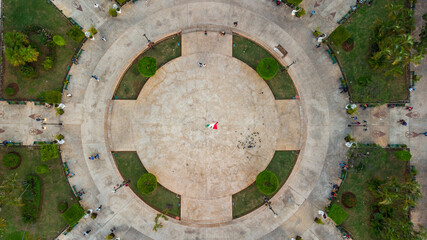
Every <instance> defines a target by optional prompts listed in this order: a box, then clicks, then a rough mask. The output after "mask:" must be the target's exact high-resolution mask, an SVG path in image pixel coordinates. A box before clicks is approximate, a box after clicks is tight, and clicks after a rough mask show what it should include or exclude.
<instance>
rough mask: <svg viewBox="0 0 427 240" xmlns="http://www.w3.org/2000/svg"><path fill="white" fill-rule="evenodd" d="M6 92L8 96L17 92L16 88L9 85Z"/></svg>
mask: <svg viewBox="0 0 427 240" xmlns="http://www.w3.org/2000/svg"><path fill="white" fill-rule="evenodd" d="M4 93H5V94H6V95H8V96H12V95H13V94H15V89H14V88H12V87H7V88H6V89H5V90H4Z"/></svg>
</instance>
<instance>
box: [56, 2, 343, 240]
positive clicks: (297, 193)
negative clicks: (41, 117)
mask: <svg viewBox="0 0 427 240" xmlns="http://www.w3.org/2000/svg"><path fill="white" fill-rule="evenodd" d="M79 2H80V1H77V0H75V1H72V4H71V6H70V4H69V1H65V0H55V1H54V3H55V4H57V6H58V7H59V8H61V9H63V10H64V13H65V14H66V15H68V16H72V17H73V18H74V19H75V20H76V21H77V22H78V23H79V24H81V25H82V26H84V28H85V29H87V28H89V27H90V24H93V25H94V26H95V27H96V28H98V30H99V32H100V34H99V35H104V36H106V37H107V39H108V41H107V42H103V41H101V40H100V37H99V36H97V37H96V38H97V39H96V40H94V41H88V42H87V43H86V44H85V46H84V49H85V51H84V53H83V54H82V56H81V58H80V61H79V62H80V64H79V65H75V66H73V67H72V69H71V70H70V74H71V75H72V76H73V77H72V79H71V82H70V91H69V92H71V93H72V94H73V97H72V98H64V99H63V101H64V103H65V104H66V106H67V107H66V112H65V114H64V115H62V116H60V117H59V121H62V122H63V123H64V128H63V131H62V132H63V134H64V135H65V136H66V139H67V140H66V144H64V146H63V147H62V150H63V152H62V154H63V159H65V160H66V161H67V162H68V163H69V167H70V169H71V170H72V171H73V172H75V173H76V176H75V177H73V178H71V179H70V182H71V184H72V185H76V187H77V188H78V189H80V188H84V189H85V192H86V194H85V195H83V200H82V201H81V202H82V205H83V206H84V207H85V208H94V207H96V206H98V205H99V204H102V205H103V210H102V211H101V212H100V214H99V216H98V218H97V219H96V221H93V220H91V219H84V220H83V221H82V222H81V223H80V224H79V225H77V227H76V228H75V229H74V230H73V231H72V232H70V233H69V234H68V235H67V236H66V237H65V238H67V239H81V238H82V232H83V231H86V230H88V229H91V230H92V232H91V236H90V238H92V239H103V238H104V237H105V236H106V235H107V234H108V233H109V229H111V227H116V229H117V230H116V232H117V235H118V236H120V237H121V238H122V239H149V238H153V239H197V238H200V239H258V238H261V237H264V238H265V239H272V238H273V239H277V238H290V237H294V236H295V235H300V236H302V237H303V238H304V239H339V238H340V237H339V233H338V232H337V229H336V228H335V227H334V226H333V225H331V224H327V225H325V226H323V225H318V224H315V223H314V221H313V219H314V217H315V216H316V215H317V210H318V209H323V208H324V207H325V206H326V205H327V203H328V201H327V197H328V195H329V192H330V187H331V186H330V183H331V182H336V181H337V180H338V174H339V166H338V162H339V161H341V160H342V159H343V158H344V152H345V149H344V145H343V140H342V139H343V137H344V136H345V134H346V129H345V128H343V127H342V126H344V125H345V123H346V119H345V117H344V116H345V114H344V110H343V106H345V102H346V99H345V98H344V97H343V95H340V94H339V93H338V90H337V85H338V79H339V76H340V72H339V69H338V67H337V65H332V64H331V61H330V59H329V57H328V55H327V54H326V53H325V51H324V49H322V48H320V49H316V48H315V47H314V44H315V39H314V38H313V37H312V30H313V29H315V28H316V27H317V26H322V27H323V29H325V30H323V29H322V30H323V31H327V32H328V31H329V30H330V31H331V30H332V29H334V28H335V26H336V22H335V21H332V20H328V19H329V17H328V15H330V12H327V11H331V8H333V7H334V6H340V4H343V5H344V4H345V3H344V2H345V1H333V0H329V1H326V0H325V1H319V2H321V4H323V6H329V8H328V7H325V8H323V10H322V9H321V8H320V7H319V9H321V10H320V11H318V13H319V14H315V15H314V16H313V17H312V18H309V17H308V16H306V17H305V18H303V19H297V18H294V17H292V16H291V15H290V12H291V10H290V9H289V8H288V7H285V6H283V5H282V6H280V7H274V5H273V3H271V1H237V0H236V1H209V2H207V1H206V2H205V1H172V0H165V1H150V2H149V3H150V4H147V3H146V2H145V1H138V2H136V3H135V4H126V5H125V7H123V8H122V14H121V15H120V16H119V17H118V18H111V17H109V16H107V15H106V11H105V9H107V8H108V5H109V3H108V1H106V0H104V1H99V2H100V3H99V4H100V5H101V6H102V8H101V10H97V9H92V10H90V8H91V3H89V1H88V2H87V3H79ZM307 2H310V1H307ZM338 2H340V4H338ZM79 4H81V7H82V9H83V11H81V10H79V8H80V7H79V6H80V5H79ZM95 10H96V11H95ZM322 11H324V12H323V13H322ZM343 12H344V11H343V10H340V12H339V13H338V11H337V13H336V15H335V16H334V17H333V19H334V18H340V16H339V14H342V13H343ZM165 19H173V21H167V22H165ZM234 21H238V22H239V23H238V26H237V27H234V26H233V22H234ZM118 29H120V31H118ZM205 29H206V30H208V31H209V32H211V33H213V34H216V33H218V31H220V30H224V31H227V32H230V31H235V32H237V33H240V34H242V35H246V36H248V37H250V38H251V39H254V40H255V41H257V42H258V43H260V44H262V45H263V46H264V47H265V48H266V49H268V50H270V51H271V52H272V53H273V54H276V53H275V52H274V51H273V48H274V47H275V46H277V45H278V44H281V45H282V46H284V48H285V49H286V50H287V51H288V53H289V54H288V56H287V57H286V58H284V59H281V61H282V64H283V65H287V64H289V63H291V62H292V61H293V60H296V61H297V63H296V64H295V65H293V66H292V67H291V68H290V69H289V74H290V75H291V77H292V78H293V80H294V82H295V85H296V88H297V89H298V92H299V96H300V108H299V119H298V121H300V127H301V132H300V134H301V135H302V136H303V138H302V139H301V140H300V142H299V147H300V148H301V152H300V157H299V159H298V162H297V163H296V165H295V168H294V171H293V172H292V174H291V176H290V177H289V179H288V181H287V182H286V183H285V185H284V186H283V187H282V188H281V189H280V190H279V192H278V193H277V194H276V196H275V197H274V198H273V199H272V206H273V208H274V209H275V210H276V211H277V212H278V214H279V217H278V218H273V217H272V213H271V211H270V210H269V209H268V208H263V207H262V208H259V209H257V210H255V211H254V212H252V213H250V214H248V215H246V216H244V217H242V218H239V219H237V220H234V221H230V222H227V223H226V224H217V225H214V226H203V225H200V224H197V223H187V224H185V223H183V222H180V221H177V220H174V219H170V220H169V221H168V222H165V223H164V227H163V228H162V229H160V230H159V231H158V232H153V231H152V230H151V229H152V227H153V224H154V223H153V219H154V217H155V216H156V214H157V212H156V211H155V210H153V209H152V208H150V207H149V206H147V205H146V204H145V203H143V202H142V201H141V200H140V199H139V198H137V197H136V196H135V195H134V194H133V192H132V191H131V190H130V189H128V188H122V189H120V190H119V191H118V192H116V193H112V191H111V190H112V189H113V186H114V185H116V184H117V183H120V182H121V181H122V180H123V179H121V177H120V174H119V172H118V170H117V168H116V166H115V163H114V160H113V158H112V156H111V145H110V144H109V141H110V134H111V133H110V132H109V131H110V129H109V124H110V122H109V118H108V116H109V115H110V114H111V111H112V107H113V104H112V100H111V99H112V96H113V93H114V89H115V88H116V85H117V84H118V79H120V76H122V74H123V73H124V71H125V70H126V69H127V67H128V66H129V65H130V64H131V62H132V61H133V59H134V58H135V57H136V56H138V55H139V54H140V53H141V52H142V51H143V50H144V49H145V48H146V40H145V38H143V37H142V34H144V33H146V34H147V35H148V37H149V38H150V39H151V40H153V41H157V40H159V39H161V38H163V37H164V36H166V35H168V34H171V33H175V32H179V31H183V32H186V31H187V32H191V31H196V32H197V31H199V32H198V33H199V34H203V33H202V32H201V31H200V30H205ZM192 39H193V38H192ZM199 49H200V48H199ZM201 49H203V48H201ZM199 52H200V50H198V49H197V48H196V49H195V50H194V49H189V51H186V53H188V54H199ZM190 56H191V55H190ZM277 57H278V58H280V56H277ZM93 74H94V75H97V76H99V77H100V82H96V81H93V80H90V79H89V78H90V76H91V75H93ZM337 106H338V107H337ZM340 106H342V107H340ZM94 153H99V154H100V156H101V159H100V160H98V161H90V160H88V159H87V157H88V156H90V155H92V154H94ZM266 234H267V235H266ZM60 238H64V236H63V235H61V236H60Z"/></svg>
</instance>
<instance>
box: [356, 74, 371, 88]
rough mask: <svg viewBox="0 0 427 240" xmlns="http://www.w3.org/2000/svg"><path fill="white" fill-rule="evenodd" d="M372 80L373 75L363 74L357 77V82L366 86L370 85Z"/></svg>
mask: <svg viewBox="0 0 427 240" xmlns="http://www.w3.org/2000/svg"><path fill="white" fill-rule="evenodd" d="M371 82H372V80H371V77H366V76H362V77H359V78H358V79H357V84H359V85H360V86H364V87H366V86H368V85H369V83H371Z"/></svg>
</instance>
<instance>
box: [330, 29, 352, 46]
mask: <svg viewBox="0 0 427 240" xmlns="http://www.w3.org/2000/svg"><path fill="white" fill-rule="evenodd" d="M329 38H330V39H331V41H332V42H333V43H334V44H335V45H336V46H339V45H341V44H342V43H343V42H345V41H347V39H349V38H350V33H348V32H347V30H346V29H345V28H344V27H343V26H339V27H337V28H336V29H335V30H334V31H333V32H332V33H331V36H329Z"/></svg>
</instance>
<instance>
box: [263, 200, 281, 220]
mask: <svg viewBox="0 0 427 240" xmlns="http://www.w3.org/2000/svg"><path fill="white" fill-rule="evenodd" d="M264 203H265V206H268V208H269V209H270V210H271V211H272V212H273V214H274V217H275V218H277V217H278V216H279V215H278V214H277V213H276V212H275V211H274V210H273V207H272V206H271V202H270V201H268V198H267V197H266V196H264Z"/></svg>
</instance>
